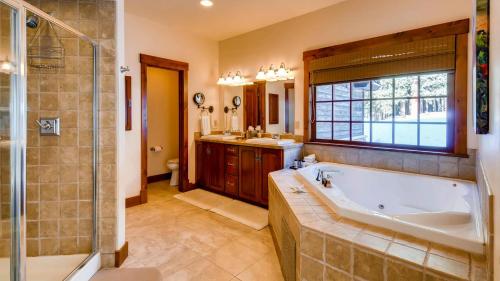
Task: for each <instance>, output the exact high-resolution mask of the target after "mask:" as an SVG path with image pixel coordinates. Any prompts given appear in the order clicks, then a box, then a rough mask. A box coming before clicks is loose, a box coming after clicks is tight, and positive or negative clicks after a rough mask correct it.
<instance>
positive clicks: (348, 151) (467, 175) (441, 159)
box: [304, 143, 476, 180]
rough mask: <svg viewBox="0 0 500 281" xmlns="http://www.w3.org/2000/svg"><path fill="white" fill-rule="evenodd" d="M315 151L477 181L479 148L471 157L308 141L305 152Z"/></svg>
mask: <svg viewBox="0 0 500 281" xmlns="http://www.w3.org/2000/svg"><path fill="white" fill-rule="evenodd" d="M313 153H314V154H316V158H317V159H318V160H319V161H324V162H335V163H341V164H351V165H359V166H364V167H372V168H379V169H386V170H393V171H403V172H410V173H416V174H424V175H431V176H442V177H449V178H459V179H464V180H476V150H474V149H469V151H468V154H469V157H468V158H463V157H452V156H438V155H430V154H418V153H409V152H397V151H381V150H374V149H369V148H351V147H341V146H332V145H321V144H307V143H306V144H305V145H304V155H308V154H313Z"/></svg>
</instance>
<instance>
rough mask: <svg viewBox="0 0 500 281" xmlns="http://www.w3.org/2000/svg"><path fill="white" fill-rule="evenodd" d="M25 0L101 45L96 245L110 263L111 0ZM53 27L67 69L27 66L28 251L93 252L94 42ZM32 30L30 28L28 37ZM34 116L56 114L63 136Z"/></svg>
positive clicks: (112, 194)
mask: <svg viewBox="0 0 500 281" xmlns="http://www.w3.org/2000/svg"><path fill="white" fill-rule="evenodd" d="M29 2H30V3H31V4H32V5H34V6H36V7H38V8H40V9H42V10H44V11H45V12H47V13H50V14H51V15H53V16H54V17H56V18H58V19H60V20H62V21H64V22H65V23H67V24H68V25H70V26H72V27H74V28H75V29H77V30H80V31H81V32H82V33H84V34H86V35H88V36H89V37H91V38H94V39H95V40H96V41H97V42H98V43H99V53H100V57H99V71H100V76H99V82H100V91H99V98H100V105H99V106H100V111H99V115H100V118H99V130H100V133H99V154H100V157H99V166H98V168H99V169H98V172H99V179H98V180H99V199H100V200H99V204H98V205H99V207H98V208H99V212H98V223H99V237H100V239H99V240H100V245H99V247H100V251H101V253H102V262H103V266H113V264H114V252H115V239H116V238H115V228H116V207H115V206H116V171H115V170H116V157H115V150H116V149H115V146H116V139H115V138H116V137H115V135H116V128H115V108H116V107H115V99H116V89H115V75H116V73H115V18H116V17H115V1H105V0H93V1H92V0H87V1H84V0H80V1H77V0H34V1H29ZM58 33H59V36H60V37H61V40H62V43H63V45H64V48H65V67H64V68H62V69H59V70H39V69H34V68H29V69H28V79H27V80H28V144H27V164H28V167H27V201H28V202H27V220H28V221H27V236H28V240H27V248H28V249H27V250H28V255H29V256H37V255H59V254H75V253H90V251H91V233H92V232H91V231H92V220H91V214H92V80H91V79H92V48H91V46H90V45H89V44H88V43H87V42H84V41H82V40H79V39H77V38H76V37H75V36H74V35H72V34H70V33H68V32H64V31H61V30H59V29H58ZM33 35H34V34H33V31H32V30H29V33H28V36H33ZM42 40H45V39H44V38H42ZM28 42H29V39H28ZM40 117H60V118H61V136H58V137H47V136H40V135H39V133H38V126H37V125H36V123H35V120H36V119H38V118H40ZM2 163H4V162H3V161H2ZM2 168H3V166H2ZM2 199H3V198H2ZM2 217H3V215H2Z"/></svg>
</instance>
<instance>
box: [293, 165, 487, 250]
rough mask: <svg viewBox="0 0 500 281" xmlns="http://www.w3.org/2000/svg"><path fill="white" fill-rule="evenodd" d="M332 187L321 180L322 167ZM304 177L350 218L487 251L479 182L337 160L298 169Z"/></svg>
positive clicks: (445, 243)
mask: <svg viewBox="0 0 500 281" xmlns="http://www.w3.org/2000/svg"><path fill="white" fill-rule="evenodd" d="M319 169H321V170H324V171H331V172H325V176H329V177H331V178H332V183H333V184H332V187H331V188H325V187H323V185H321V183H320V182H318V181H316V177H317V173H318V170H319ZM298 173H299V177H300V179H301V180H302V181H303V182H304V183H305V185H307V186H308V187H309V188H310V189H312V190H313V192H314V193H316V194H317V195H318V196H319V197H320V198H321V199H322V200H324V202H325V203H326V204H327V205H329V206H330V207H331V208H333V209H334V211H335V212H336V213H337V214H338V215H340V216H342V217H345V218H349V219H353V220H356V221H359V222H363V223H366V224H370V225H375V226H380V227H384V228H388V229H392V230H394V231H396V232H400V233H404V234H408V235H412V236H415V237H418V238H422V239H425V240H428V241H431V242H435V243H439V244H444V245H447V246H450V247H454V248H458V249H463V250H465V251H468V252H473V253H479V254H482V253H483V252H484V237H483V231H482V226H481V225H480V224H481V218H480V215H481V212H480V206H479V201H478V200H479V199H478V198H479V197H478V193H477V188H476V184H475V183H473V182H469V181H462V180H456V179H448V178H441V177H433V176H424V175H416V174H410V173H402V172H392V171H386V170H379V169H373V168H364V167H358V166H351V165H343V164H335V163H318V164H315V165H312V166H309V167H307V168H304V169H300V170H298Z"/></svg>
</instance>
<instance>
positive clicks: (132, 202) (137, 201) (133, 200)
mask: <svg viewBox="0 0 500 281" xmlns="http://www.w3.org/2000/svg"><path fill="white" fill-rule="evenodd" d="M141 204H142V202H141V195H137V196H133V197H129V198H126V199H125V208H130V207H134V206H137V205H141Z"/></svg>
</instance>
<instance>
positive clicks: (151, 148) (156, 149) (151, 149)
mask: <svg viewBox="0 0 500 281" xmlns="http://www.w3.org/2000/svg"><path fill="white" fill-rule="evenodd" d="M149 150H150V151H152V152H160V151H162V150H163V146H161V145H159V146H152V147H150V148H149Z"/></svg>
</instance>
